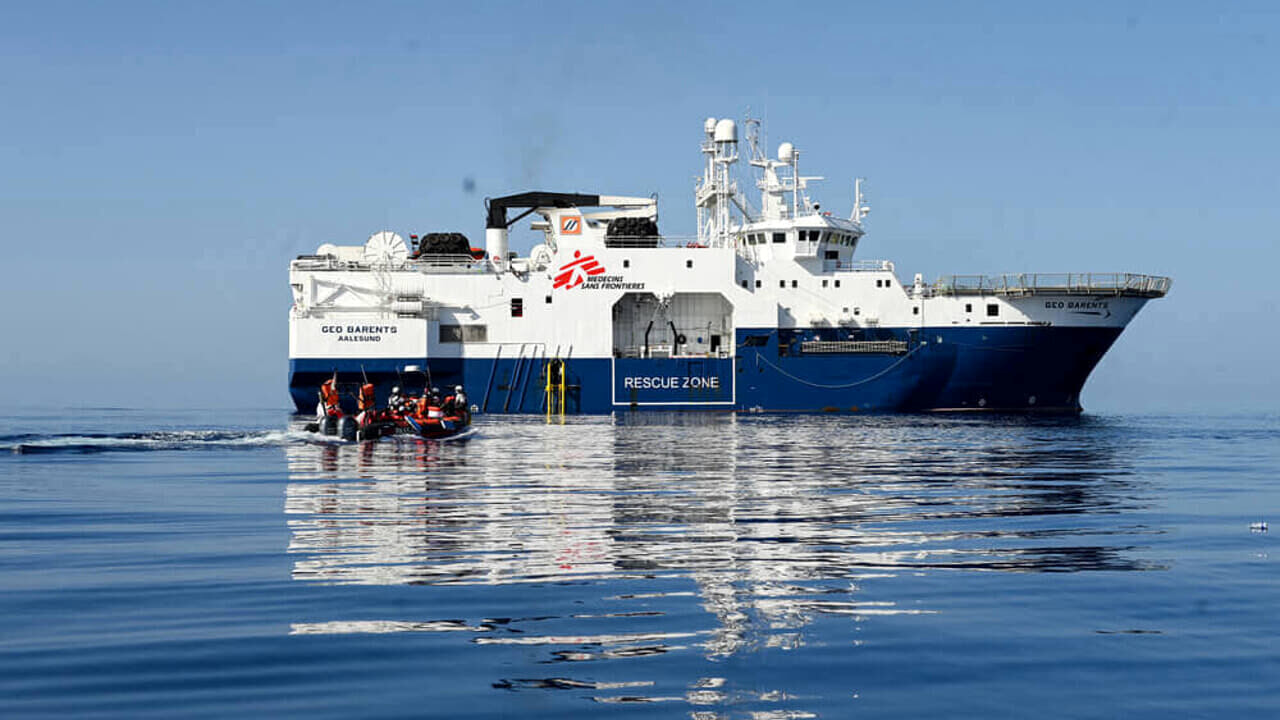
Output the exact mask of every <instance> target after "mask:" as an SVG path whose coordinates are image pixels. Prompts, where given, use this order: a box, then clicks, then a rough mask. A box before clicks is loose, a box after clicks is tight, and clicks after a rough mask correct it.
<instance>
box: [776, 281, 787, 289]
mask: <svg viewBox="0 0 1280 720" xmlns="http://www.w3.org/2000/svg"><path fill="white" fill-rule="evenodd" d="M786 286H787V281H786V280H779V281H778V287H780V288H785V287H786Z"/></svg>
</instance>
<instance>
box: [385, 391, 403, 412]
mask: <svg viewBox="0 0 1280 720" xmlns="http://www.w3.org/2000/svg"><path fill="white" fill-rule="evenodd" d="M387 408H389V409H390V410H391V412H394V413H399V412H403V410H404V395H402V394H401V393H400V386H399V385H396V386H394V387H392V388H391V395H389V396H388V397H387Z"/></svg>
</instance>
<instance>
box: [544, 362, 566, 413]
mask: <svg viewBox="0 0 1280 720" xmlns="http://www.w3.org/2000/svg"><path fill="white" fill-rule="evenodd" d="M542 375H543V377H544V378H546V388H545V390H546V406H547V422H551V416H552V415H559V416H560V422H562V423H563V422H564V403H565V396H566V395H567V394H568V383H567V382H566V380H565V368H564V360H563V359H562V358H560V357H559V356H557V357H553V358H551V359H550V360H548V361H547V362H546V364H545V365H544V366H543V368H542Z"/></svg>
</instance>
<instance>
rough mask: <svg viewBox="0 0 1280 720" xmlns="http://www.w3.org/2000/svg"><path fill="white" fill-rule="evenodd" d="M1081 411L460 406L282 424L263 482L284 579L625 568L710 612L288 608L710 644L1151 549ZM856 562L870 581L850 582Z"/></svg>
mask: <svg viewBox="0 0 1280 720" xmlns="http://www.w3.org/2000/svg"><path fill="white" fill-rule="evenodd" d="M1102 422H1104V421H1099V420H1091V419H1088V418H1069V419H1026V418H1013V419H1008V420H1000V419H988V418H982V419H971V418H938V419H935V418H931V417H923V418H922V417H901V416H892V417H868V418H848V417H844V418H837V417H805V418H788V417H776V416H734V415H626V416H619V417H616V418H596V419H573V420H571V421H570V422H569V423H568V424H565V425H559V424H552V425H547V424H543V423H541V422H540V421H538V420H537V419H523V420H514V421H511V420H503V421H494V422H483V421H482V422H481V423H479V431H478V434H477V435H476V436H475V437H474V438H472V439H470V440H467V441H463V442H456V443H421V442H417V441H398V442H390V441H384V442H380V443H367V444H364V445H362V446H350V445H333V444H328V445H323V444H310V443H297V444H294V445H291V446H289V447H288V448H287V458H288V472H289V478H290V483H289V485H288V488H287V497H286V505H285V510H286V513H287V514H288V516H289V528H290V533H291V543H290V547H289V550H290V552H291V553H294V554H295V555H296V556H297V559H296V561H295V563H294V568H293V577H294V579H296V580H300V581H305V582H314V583H342V584H362V585H411V584H426V585H433V586H449V585H458V584H493V585H511V584H519V583H548V582H554V583H565V582H579V583H586V584H588V585H591V586H599V587H601V588H603V589H604V590H603V593H604V594H606V595H608V594H610V593H613V592H615V591H616V590H617V587H621V586H623V585H626V587H629V588H630V587H634V585H635V584H636V583H639V584H640V585H641V586H642V587H650V588H651V589H652V590H653V592H652V593H651V594H648V595H647V597H650V598H662V599H665V600H666V601H667V602H673V598H681V597H683V598H684V600H685V602H688V601H689V600H691V599H693V600H694V601H695V602H697V603H698V604H700V605H701V607H702V608H703V609H705V611H706V612H707V613H709V615H707V616H706V617H707V618H708V619H709V620H711V622H708V623H707V624H706V627H704V628H701V629H697V630H695V631H688V629H687V628H681V629H680V630H679V631H674V630H672V631H664V630H661V629H655V628H660V623H659V624H655V623H654V622H653V619H652V618H650V619H649V622H648V624H647V625H646V626H645V628H644V629H643V630H642V631H639V632H630V633H628V632H622V633H603V634H597V635H592V634H590V633H587V632H585V631H584V632H582V633H576V632H575V633H571V634H569V633H566V634H563V635H557V634H537V633H536V632H533V631H529V630H528V629H527V628H526V630H525V631H522V632H521V633H519V634H510V633H504V632H503V627H502V623H501V622H499V621H497V620H494V619H476V620H474V621H467V622H463V621H432V620H423V619H412V618H411V619H396V620H388V621H362V622H349V623H343V622H324V623H298V624H296V625H295V626H294V628H293V631H294V632H295V633H317V632H319V633H341V632H413V631H457V632H466V633H472V634H474V636H475V637H474V641H475V642H476V643H478V644H526V645H527V644H537V645H547V646H549V648H548V649H549V651H550V657H551V659H552V660H556V661H565V662H572V661H583V660H595V659H601V658H608V657H624V656H628V655H631V656H634V655H642V654H654V653H662V652H668V651H670V650H672V649H677V648H697V649H698V650H699V651H700V652H702V653H703V654H705V655H706V656H707V657H708V658H717V657H719V658H723V657H727V656H731V655H734V654H737V653H742V652H751V651H754V650H758V649H761V648H796V647H800V646H803V645H805V644H806V642H808V641H809V638H808V637H807V636H806V629H807V628H808V627H809V626H810V625H811V624H812V623H813V622H814V621H815V619H816V618H820V617H824V618H838V617H841V616H846V617H848V618H853V619H855V620H857V621H864V620H866V621H871V620H870V619H871V618H873V617H875V616H883V615H890V614H894V615H910V614H918V613H928V612H931V610H930V609H929V608H922V607H919V606H915V605H913V606H911V607H900V606H899V605H898V604H897V603H895V602H894V601H892V600H887V599H885V598H884V592H885V591H886V589H887V590H888V592H889V594H890V595H891V594H892V582H893V580H892V578H893V577H894V576H898V575H901V574H904V573H934V572H949V571H1010V572H1062V573H1070V572H1081V571H1096V570H1108V571H1133V570H1147V569H1153V568H1154V567H1156V566H1154V565H1152V564H1150V563H1149V562H1146V561H1144V560H1142V559H1141V557H1140V556H1141V553H1140V552H1137V551H1136V549H1135V545H1136V541H1135V538H1137V537H1141V536H1143V535H1146V534H1149V533H1151V532H1154V530H1151V529H1149V528H1143V527H1133V526H1119V525H1116V524H1115V523H1116V520H1115V518H1116V517H1118V516H1119V515H1120V514H1122V512H1123V511H1126V510H1133V509H1138V508H1141V507H1142V506H1143V505H1144V503H1145V502H1146V497H1145V493H1146V489H1145V486H1144V483H1143V481H1142V480H1141V478H1140V477H1138V476H1137V475H1136V473H1135V472H1134V468H1133V467H1132V465H1131V463H1130V457H1131V456H1130V450H1129V448H1127V447H1126V445H1125V441H1124V438H1123V434H1122V433H1117V432H1114V431H1113V429H1111V428H1108V427H1105V426H1103V427H1098V426H1096V424H1097V423H1102ZM873 580H874V582H876V583H878V585H877V590H878V591H879V593H880V594H879V595H878V596H877V597H876V598H874V599H873V598H869V597H866V596H865V593H863V592H861V590H860V588H861V586H862V585H863V584H864V583H866V582H869V581H873ZM673 588H677V589H675V590H673ZM644 596H646V595H645V593H631V594H619V595H617V598H620V599H622V600H628V599H637V598H641V597H644ZM617 598H615V599H617ZM543 610H544V611H545V610H546V609H545V608H544V609H543ZM560 610H562V611H563V612H561V613H560V615H561V616H572V611H571V610H568V609H564V608H561V609H560ZM553 612H555V611H553ZM637 614H641V615H643V614H644V613H637ZM661 614H662V613H660V612H654V613H648V615H661ZM632 619H633V620H635V618H632ZM635 621H636V622H638V620H635ZM442 623H443V624H442ZM502 682H503V683H507V685H508V686H509V687H510V688H520V687H540V686H541V685H539V683H545V682H561V683H564V682H572V681H569V680H565V679H559V680H556V679H551V680H548V679H545V678H543V679H534V680H520V679H506V680H503V681H502ZM699 692H708V691H706V690H705V688H703V689H697V688H691V689H690V693H692V694H696V693H699Z"/></svg>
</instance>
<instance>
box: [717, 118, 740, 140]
mask: <svg viewBox="0 0 1280 720" xmlns="http://www.w3.org/2000/svg"><path fill="white" fill-rule="evenodd" d="M716 142H730V143H736V142H738V124H737V123H735V122H734V121H732V120H730V119H729V118H725V119H724V120H721V121H720V122H718V123H716Z"/></svg>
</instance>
